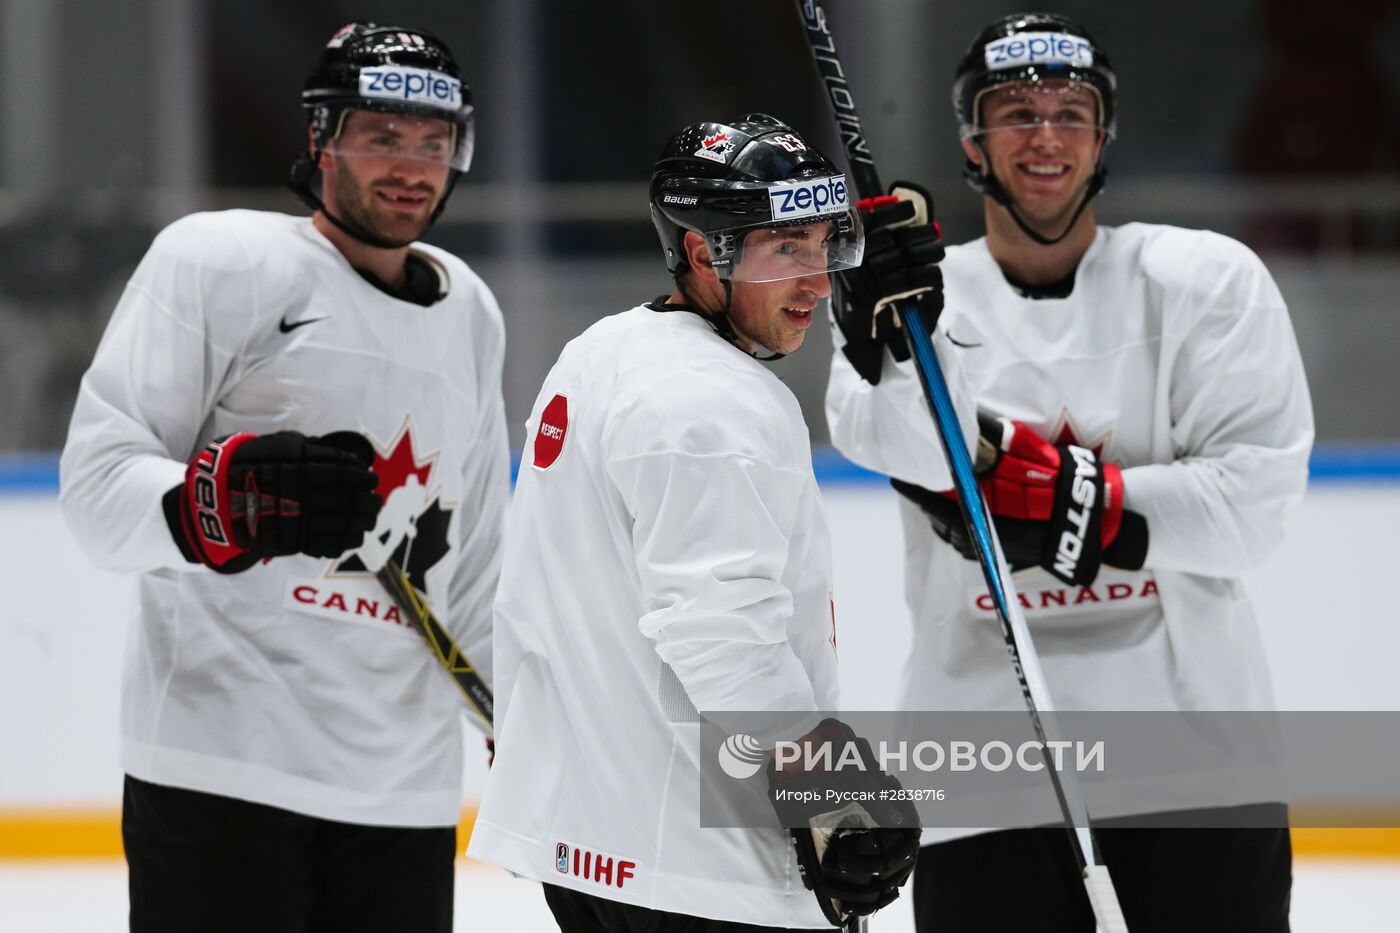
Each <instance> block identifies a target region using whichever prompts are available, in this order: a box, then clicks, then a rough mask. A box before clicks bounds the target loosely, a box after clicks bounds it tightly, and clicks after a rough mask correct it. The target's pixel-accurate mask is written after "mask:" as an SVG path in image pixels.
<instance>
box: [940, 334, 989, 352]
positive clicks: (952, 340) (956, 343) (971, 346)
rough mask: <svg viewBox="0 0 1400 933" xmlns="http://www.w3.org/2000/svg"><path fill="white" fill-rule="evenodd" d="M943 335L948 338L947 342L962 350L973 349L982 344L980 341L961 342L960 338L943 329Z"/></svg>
mask: <svg viewBox="0 0 1400 933" xmlns="http://www.w3.org/2000/svg"><path fill="white" fill-rule="evenodd" d="M943 335H944V336H945V337H947V338H948V342H949V343H951V344H952V345H953V346H955V347H962V348H963V349H964V350H975V349H977V348H978V347H980V346H982V345H981V344H980V343H963V342H962V341H961V340H959V339H958V338H956V337H954V336H953V335H952V334H950V333H948V332H947V331H944V332H943Z"/></svg>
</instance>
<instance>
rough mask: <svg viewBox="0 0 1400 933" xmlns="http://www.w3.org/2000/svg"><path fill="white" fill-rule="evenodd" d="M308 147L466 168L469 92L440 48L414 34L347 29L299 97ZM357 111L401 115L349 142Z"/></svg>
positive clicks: (368, 26) (471, 134)
mask: <svg viewBox="0 0 1400 933" xmlns="http://www.w3.org/2000/svg"><path fill="white" fill-rule="evenodd" d="M302 105H303V106H304V107H305V108H306V109H307V110H308V111H309V112H310V116H311V129H312V143H313V145H314V146H315V147H316V148H317V149H318V150H323V151H325V152H331V153H334V154H336V155H339V156H379V157H389V158H406V159H416V160H421V161H424V162H429V163H436V164H444V165H447V166H448V167H449V168H451V169H453V170H455V171H457V172H465V171H466V170H467V169H468V167H470V165H471V159H472V151H473V148H474V144H475V130H474V122H473V119H472V100H471V90H470V88H468V87H467V85H466V84H465V83H464V82H463V80H462V76H461V73H460V72H459V71H458V68H457V63H456V61H455V60H454V59H453V57H452V52H451V50H449V49H448V47H447V45H446V44H445V43H444V42H442V40H440V39H437V38H436V37H434V36H431V35H428V34H427V33H424V32H421V31H419V30H415V29H409V28H404V27H398V26H378V25H375V24H374V23H350V24H349V25H347V26H344V27H342V28H341V29H340V30H338V31H337V32H336V33H335V35H333V36H332V37H331V39H330V41H329V42H328V43H326V48H325V51H324V52H323V53H322V56H321V60H320V62H319V63H318V64H317V66H316V68H315V70H313V71H312V73H311V75H310V77H308V78H307V80H306V86H305V89H304V90H303V91H302ZM356 110H364V111H370V112H373V113H380V114H391V115H401V116H403V117H404V118H405V119H404V121H402V122H403V124H404V125H403V126H399V125H398V123H397V122H394V121H390V122H389V123H387V124H385V125H383V126H377V127H376V132H375V133H374V134H372V135H369V136H368V137H365V138H356V139H354V140H347V139H346V138H345V135H344V133H343V131H344V128H345V121H346V118H347V115H348V114H349V113H351V112H353V111H356Z"/></svg>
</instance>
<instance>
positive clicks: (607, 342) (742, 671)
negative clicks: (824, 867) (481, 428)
mask: <svg viewBox="0 0 1400 933" xmlns="http://www.w3.org/2000/svg"><path fill="white" fill-rule="evenodd" d="M527 437H528V438H529V440H528V441H527V446H526V448H525V453H524V458H523V460H522V463H521V469H520V477H519V480H518V482H517V486H516V492H515V500H514V503H513V504H512V507H511V514H510V518H509V522H508V530H507V534H506V557H505V563H504V566H503V568H502V572H501V587H500V593H499V596H498V599H497V603H496V630H495V639H496V651H495V663H496V670H495V682H496V728H497V746H496V749H497V752H496V763H495V766H494V767H493V768H492V771H491V774H490V777H489V779H488V781H487V785H486V791H485V794H484V797H483V800H482V804H481V809H480V811H479V814H478V817H477V821H476V825H475V828H474V830H473V833H472V840H471V846H470V848H469V849H468V854H469V855H471V856H472V857H475V858H479V859H482V860H484V861H487V862H492V863H494V864H496V865H500V866H502V867H504V868H507V869H509V870H510V871H512V872H514V873H516V874H518V875H523V876H525V877H527V878H534V879H537V880H540V881H544V882H548V883H551V884H556V885H561V886H564V887H568V888H574V889H577V890H580V891H584V892H586V893H589V894H593V895H597V896H599V897H604V898H609V899H613V900H618V901H624V902H627V903H631V904H635V905H638V906H642V907H647V908H652V909H659V910H666V911H674V912H678V913H683V914H691V915H698V916H703V917H710V918H715V919H723V920H731V921H741V922H747V923H756V924H761V925H768V926H786V927H799V928H824V927H827V926H828V924H827V923H826V922H825V921H824V920H823V918H822V915H821V912H820V910H819V908H818V906H817V903H816V900H815V898H814V897H813V895H812V894H811V892H809V891H807V890H806V889H805V888H803V886H802V882H801V879H800V877H799V875H798V872H797V865H796V858H795V855H794V853H793V850H792V845H791V843H790V841H789V837H788V834H787V833H786V832H785V831H782V830H779V829H778V828H777V826H776V822H775V824H774V828H772V829H705V828H701V827H700V783H699V782H700V766H699V762H698V761H697V759H696V755H697V753H698V751H699V739H698V730H699V716H698V715H697V712H696V711H697V710H702V711H725V710H729V711H738V710H792V711H816V710H834V709H835V708H836V704H837V699H838V698H837V689H838V687H837V675H836V657H835V633H834V617H833V609H832V601H831V600H832V597H831V583H830V581H831V573H830V563H831V557H830V542H829V538H828V531H827V526H826V520H825V516H824V513H823V509H822V504H821V499H820V496H819V494H818V491H817V485H816V480H815V478H814V477H813V474H812V461H811V449H810V442H809V440H808V434H807V427H806V424H805V423H804V422H803V419H802V413H801V410H800V409H799V408H798V405H797V401H796V399H795V398H793V396H792V393H791V392H790V391H789V390H788V389H787V388H786V387H785V386H784V385H783V384H782V383H781V382H780V381H779V380H778V379H777V378H776V377H775V376H774V375H773V374H772V373H770V372H769V371H768V370H767V369H766V368H765V367H764V366H763V365H762V364H760V363H759V362H758V361H756V360H754V359H752V358H750V357H748V356H746V355H745V354H743V353H741V352H739V351H737V350H736V349H735V348H734V347H733V346H731V345H730V344H728V343H726V342H725V341H724V340H723V339H721V338H720V337H718V336H717V335H716V334H715V333H714V332H713V331H712V330H711V329H710V327H709V325H708V324H706V323H705V322H704V321H703V320H701V319H700V318H699V317H697V316H695V315H694V314H691V313H688V312H684V311H675V312H659V311H653V310H651V309H650V308H647V307H638V308H634V309H632V310H630V311H627V312H624V313H622V314H619V315H615V316H613V317H609V318H605V319H603V320H602V321H600V322H598V323H597V324H595V325H593V326H592V327H590V328H589V329H588V330H587V331H585V332H584V333H583V334H582V335H580V336H579V337H578V338H576V339H575V340H573V341H572V342H570V343H569V345H568V346H567V347H566V348H565V349H564V352H563V353H562V355H561V356H560V358H559V360H558V362H557V363H556V364H555V366H554V368H553V369H552V370H551V371H550V373H549V376H548V377H547V378H546V380H545V383H544V387H543V389H542V390H541V391H540V394H539V397H538V399H537V400H536V402H535V406H534V410H533V412H532V414H531V416H530V421H529V426H528V431H527ZM806 721H807V722H808V723H809V724H810V725H814V724H815V721H816V717H815V716H812V717H807V720H806ZM801 731H805V727H804V729H803V730H801ZM793 737H795V736H793ZM712 772H713V769H712ZM570 853H573V854H574V855H578V854H580V853H581V854H582V861H580V859H578V858H572V857H571V856H570ZM590 865H592V866H593V867H592V868H591V869H590V867H589V866H590Z"/></svg>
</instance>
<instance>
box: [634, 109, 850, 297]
mask: <svg viewBox="0 0 1400 933" xmlns="http://www.w3.org/2000/svg"><path fill="white" fill-rule="evenodd" d="M650 200H651V219H652V223H653V224H654V225H655V226H656V233H657V235H658V236H659V237H660V238H661V246H662V249H663V250H664V252H665V255H666V268H667V270H668V271H669V272H670V273H671V274H672V275H673V276H679V275H681V274H682V273H684V272H685V270H686V268H687V263H686V259H685V250H684V249H683V248H682V240H683V239H684V237H685V231H687V230H693V231H694V232H696V233H698V234H700V235H701V236H702V237H704V238H705V243H706V245H707V246H708V248H709V252H710V258H711V262H712V266H713V268H714V269H715V271H716V272H717V273H718V274H719V276H720V278H721V279H724V280H725V281H764V282H767V281H777V280H779V279H784V278H795V277H797V276H801V275H812V274H814V273H816V272H831V271H835V270H837V269H847V268H853V267H855V266H858V265H860V261H861V256H862V253H863V251H864V244H865V239H864V235H863V233H862V231H861V225H860V216H859V213H858V212H857V211H856V210H855V206H854V199H853V197H852V192H851V191H850V189H849V187H848V186H847V183H846V176H845V175H844V174H843V173H842V172H841V170H840V169H839V168H837V167H836V165H835V164H834V163H832V161H831V160H830V159H828V158H827V157H826V156H824V155H822V153H821V152H819V151H818V150H817V149H815V148H813V147H812V146H810V145H809V144H808V143H807V142H806V141H805V140H804V139H803V138H802V137H801V136H800V135H798V134H797V132H796V131H794V130H793V128H792V127H790V126H788V125H787V124H785V123H783V122H782V121H781V120H779V119H777V118H776V117H771V116H769V115H767V114H762V113H751V114H746V115H744V116H741V117H739V118H738V119H737V120H735V121H733V123H696V124H693V125H691V126H688V127H686V128H685V129H683V130H681V131H680V132H679V133H676V134H675V135H674V136H672V137H671V139H670V141H669V142H667V143H666V145H665V147H664V148H663V149H662V150H661V154H660V156H658V158H657V160H656V165H655V168H654V169H653V172H652V176H651V195H650ZM828 221H830V222H832V225H833V229H832V233H831V236H830V237H829V238H828V239H827V240H826V242H825V243H824V244H822V247H821V253H820V256H819V257H812V256H807V257H805V259H806V260H807V261H806V262H794V263H793V264H792V265H790V266H783V267H778V266H776V265H775V264H773V263H764V264H762V265H761V266H755V267H752V268H750V267H748V266H746V267H745V268H743V269H741V260H742V258H743V243H744V238H745V237H746V236H747V235H748V234H749V233H750V232H752V231H753V230H755V229H758V228H761V227H786V226H805V225H810V224H815V223H822V222H828ZM817 260H819V265H820V267H819V268H818V267H817V264H816V263H817Z"/></svg>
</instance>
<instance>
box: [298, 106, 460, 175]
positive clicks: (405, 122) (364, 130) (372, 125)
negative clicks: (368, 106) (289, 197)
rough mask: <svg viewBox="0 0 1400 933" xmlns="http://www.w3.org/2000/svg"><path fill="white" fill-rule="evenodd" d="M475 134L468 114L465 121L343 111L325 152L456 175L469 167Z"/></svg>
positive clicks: (368, 111) (370, 111)
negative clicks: (452, 171) (421, 165)
mask: <svg viewBox="0 0 1400 933" xmlns="http://www.w3.org/2000/svg"><path fill="white" fill-rule="evenodd" d="M475 143H476V133H475V127H474V124H473V121H472V119H471V114H470V112H468V113H467V115H466V120H465V121H464V122H461V123H458V122H455V121H453V120H440V119H437V118H434V117H424V116H414V115H412V114H404V113H379V112H377V111H373V110H358V109H346V110H344V111H342V112H341V114H340V126H339V127H338V128H337V130H336V133H335V135H334V136H332V137H331V139H330V142H329V143H328V144H327V145H326V147H325V151H326V152H329V153H332V154H334V155H337V156H342V157H351V158H355V157H359V158H377V159H392V160H408V161H413V162H421V163H424V164H425V165H432V166H439V165H444V166H447V167H448V168H451V169H456V170H457V171H459V172H465V171H466V170H467V169H468V168H469V167H471V162H472V150H473V148H474V147H475Z"/></svg>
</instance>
